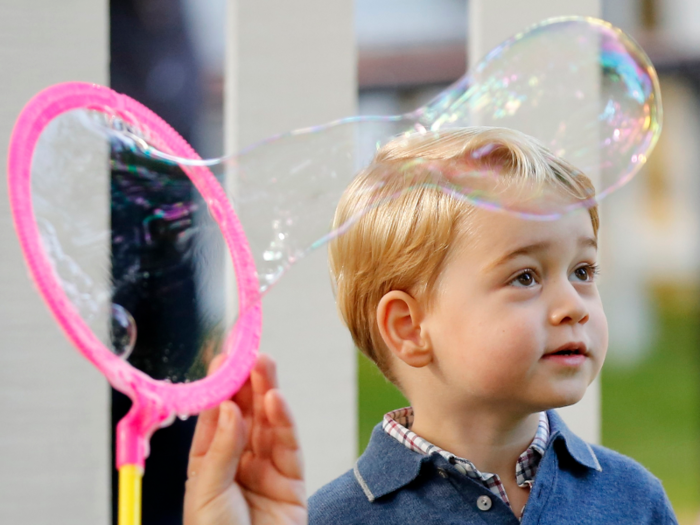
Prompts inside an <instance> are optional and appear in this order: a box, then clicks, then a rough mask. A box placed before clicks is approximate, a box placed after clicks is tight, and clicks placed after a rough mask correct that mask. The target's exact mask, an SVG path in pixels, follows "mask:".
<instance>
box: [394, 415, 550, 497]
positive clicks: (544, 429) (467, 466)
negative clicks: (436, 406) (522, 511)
mask: <svg viewBox="0 0 700 525" xmlns="http://www.w3.org/2000/svg"><path fill="white" fill-rule="evenodd" d="M412 425H413V408H411V407H407V408H400V409H398V410H394V411H393V412H389V413H388V414H385V415H384V420H383V421H382V428H383V429H384V432H386V433H387V434H389V435H390V436H391V437H393V438H394V439H396V440H397V441H398V442H399V443H401V444H402V445H404V446H405V447H407V448H408V449H410V450H412V451H414V452H418V453H419V454H425V455H426V456H429V455H430V454H440V455H441V456H442V457H444V458H445V459H446V460H447V461H448V462H450V463H451V464H452V465H454V466H455V469H456V470H457V471H458V472H461V473H462V474H464V475H466V476H469V477H470V478H472V479H474V480H476V481H478V482H479V483H481V484H482V485H483V486H484V487H486V488H487V489H489V490H490V491H491V492H493V493H494V494H495V495H496V496H498V497H499V498H501V499H502V500H503V502H504V503H505V504H506V505H508V507H510V501H509V500H508V495H507V494H506V491H505V488H504V487H503V482H502V481H501V479H500V478H499V476H498V475H497V474H491V473H489V472H480V471H479V469H477V468H476V466H474V463H472V462H471V461H469V460H468V459H464V458H460V457H459V456H455V455H454V454H452V453H451V452H448V451H446V450H443V449H441V448H440V447H438V446H435V445H433V444H432V443H430V442H429V441H426V440H425V439H423V438H422V437H420V436H419V435H417V434H416V433H415V432H413V431H411V426H412ZM548 441H549V419H548V418H547V414H546V413H545V412H540V419H539V424H538V425H537V432H536V433H535V438H534V439H533V440H532V443H530V446H528V447H527V449H526V450H525V452H523V453H522V454H520V457H519V458H518V461H517V463H516V465H515V481H516V483H517V484H518V486H519V487H523V488H525V487H527V488H531V487H532V483H533V481H534V480H535V474H537V468H538V467H539V464H540V460H541V459H542V456H544V451H545V449H546V448H547V442H548ZM478 506H479V508H480V509H481V510H488V509H486V508H483V507H486V506H488V508H491V503H490V501H489V503H488V504H487V503H486V502H485V501H483V502H482V505H478Z"/></svg>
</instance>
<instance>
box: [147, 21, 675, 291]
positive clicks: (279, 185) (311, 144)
mask: <svg viewBox="0 0 700 525" xmlns="http://www.w3.org/2000/svg"><path fill="white" fill-rule="evenodd" d="M472 126H486V127H491V126H495V127H504V128H510V129H515V130H518V131H521V132H524V133H526V134H527V135H529V136H531V137H534V138H535V139H536V140H538V141H539V142H540V143H541V144H543V145H544V146H545V147H547V148H548V149H549V150H550V151H551V152H552V153H553V154H554V155H556V156H558V157H562V158H564V159H566V160H567V161H569V162H570V163H572V164H573V165H574V166H575V167H577V168H578V169H579V170H580V171H582V172H583V173H585V174H586V175H587V176H588V177H589V178H590V179H592V181H593V182H594V184H595V187H596V194H595V196H592V198H591V199H590V200H587V201H582V202H579V203H576V204H574V205H573V206H571V207H561V206H560V204H559V203H554V202H553V201H552V202H549V201H547V200H546V199H540V206H539V207H532V206H531V207H529V208H528V210H527V211H526V212H524V211H523V210H521V209H519V207H518V205H517V203H513V202H512V201H510V202H506V201H504V200H503V199H502V197H501V195H499V194H498V193H497V192H491V191H489V190H488V189H487V188H484V187H483V185H482V182H483V177H482V176H481V175H480V174H479V173H478V172H474V171H472V172H471V173H465V174H463V176H462V177H461V179H460V181H459V182H458V183H454V180H453V181H452V182H453V184H451V185H450V187H449V189H448V191H450V192H452V193H453V194H454V195H455V197H457V198H460V199H463V200H465V201H468V202H470V203H471V204H473V205H476V206H482V207H485V208H489V209H494V210H504V211H508V212H512V213H516V214H518V215H521V216H525V217H530V218H533V219H554V218H557V217H560V216H561V215H562V214H563V213H568V212H569V211H571V209H573V208H577V207H585V206H591V205H593V204H595V203H597V202H600V200H601V199H603V198H604V197H605V196H607V195H608V194H609V193H611V192H612V191H614V190H615V189H617V188H619V187H620V186H622V185H623V184H625V183H626V182H627V181H629V180H630V179H631V178H632V177H633V176H634V174H636V173H637V172H638V171H639V168H640V167H641V166H642V165H643V164H644V162H645V161H646V158H647V157H648V155H649V153H650V151H651V149H652V148H653V146H654V145H655V143H656V141H657V139H658V136H659V133H660V130H661V98H660V91H659V84H658V79H657V76H656V72H655V70H654V68H653V66H652V65H651V62H650V61H649V58H648V57H647V56H646V54H645V53H644V51H643V50H642V49H641V48H640V47H639V46H638V45H637V44H636V43H635V42H634V41H633V40H632V39H631V38H630V37H629V36H627V35H626V34H624V33H623V32H622V31H621V30H619V29H617V28H615V27H613V26H611V25H610V24H608V23H607V22H604V21H601V20H596V19H592V18H580V17H566V18H557V19H551V20H547V21H545V22H543V23H540V24H537V25H535V26H533V27H531V28H530V29H528V30H527V31H524V32H523V33H520V34H518V35H516V36H515V37H513V38H511V39H510V40H508V41H506V42H504V43H503V44H501V45H500V46H498V47H497V48H495V49H494V50H492V51H491V52H490V53H489V54H488V55H487V56H486V57H485V58H484V59H483V60H482V61H480V62H479V63H478V64H476V65H475V66H474V67H473V68H471V69H470V71H469V73H468V74H467V75H466V76H465V77H463V78H462V79H460V80H459V81H458V82H456V83H455V84H454V85H452V86H451V87H449V88H448V89H446V90H445V91H444V92H442V93H441V94H440V95H438V96H437V97H436V98H435V99H433V100H432V101H430V102H429V103H428V104H426V105H425V106H423V107H420V108H418V109H416V110H415V111H412V112H410V113H407V114H404V115H395V116H362V117H351V118H346V119H342V120H339V121H335V122H331V123H328V124H325V125H322V126H315V127H311V128H306V129H299V130H295V131H292V132H289V133H286V134H282V135H278V136H275V137H271V138H269V139H267V140H265V141H262V142H260V143H258V144H255V145H253V146H250V147H248V148H246V149H245V150H243V151H242V152H240V153H238V154H236V155H232V156H227V157H221V158H217V159H209V160H203V161H192V160H187V159H182V158H177V157H173V156H171V155H169V154H167V152H163V151H158V150H157V148H153V147H152V146H150V145H148V143H147V141H144V140H138V139H134V140H135V142H134V144H136V145H137V146H139V147H141V148H142V149H143V150H144V151H145V152H146V153H147V154H148V155H149V156H151V157H153V158H157V159H161V160H163V161H167V162H172V163H174V164H178V165H206V166H208V167H210V168H211V169H212V170H214V171H215V172H217V173H219V174H220V176H221V178H222V180H224V181H225V184H227V189H228V191H229V195H230V198H231V200H232V201H233V202H234V204H235V207H236V212H237V213H238V215H239V217H240V218H241V221H242V223H243V225H244V227H245V229H246V232H247V236H248V238H249V241H250V242H251V244H252V246H253V251H254V255H255V257H256V262H257V265H258V269H259V276H260V283H261V289H262V290H267V289H268V288H269V287H270V286H272V285H273V284H274V283H275V282H276V281H277V280H278V279H279V277H280V276H281V275H282V274H284V272H285V271H286V269H287V268H288V267H289V266H290V265H291V264H293V263H294V262H296V261H298V260H299V259H301V258H303V257H304V256H305V254H307V253H308V252H309V251H311V250H313V249H315V248H317V247H319V246H322V245H323V244H325V242H326V241H327V240H328V239H330V238H332V237H334V236H335V235H337V234H339V233H340V232H341V231H343V227H344V226H343V225H339V226H338V228H337V230H336V231H329V224H330V221H331V218H332V217H333V213H334V210H335V206H336V204H337V203H338V201H339V198H340V195H341V194H342V192H343V190H344V189H345V188H346V187H347V186H348V184H349V183H350V181H351V180H352V179H353V177H354V176H355V175H356V174H357V173H358V171H360V169H361V168H363V167H365V166H367V165H368V164H369V162H370V161H371V159H372V157H373V155H374V153H375V152H376V151H377V149H378V148H379V147H381V146H382V145H384V144H386V143H387V142H388V141H389V140H392V139H393V138H395V137H399V136H401V135H405V134H410V133H422V134H439V133H440V132H441V131H444V130H447V129H454V128H464V127H472ZM486 149H488V148H486ZM485 152H486V150H485ZM435 184H441V182H439V181H438V180H436V181H435ZM380 200H381V199H380ZM368 203H369V204H368V206H375V205H377V200H371V199H370V200H369V201H368Z"/></svg>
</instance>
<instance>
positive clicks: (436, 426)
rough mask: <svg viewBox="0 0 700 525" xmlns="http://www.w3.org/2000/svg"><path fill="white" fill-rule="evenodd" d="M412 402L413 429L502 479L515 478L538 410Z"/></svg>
mask: <svg viewBox="0 0 700 525" xmlns="http://www.w3.org/2000/svg"><path fill="white" fill-rule="evenodd" d="M412 406H413V411H414V418H413V425H412V427H411V430H412V431H413V432H415V433H416V434H418V435H419V436H420V437H422V438H423V439H426V440H427V441H429V442H430V443H432V444H433V445H436V446H438V447H440V448H442V449H443V450H446V451H448V452H451V453H452V454H455V455H457V456H459V457H461V458H464V459H468V460H469V461H471V462H472V463H473V464H474V465H475V466H476V468H477V469H479V470H480V471H481V472H489V473H492V474H498V476H499V477H500V478H502V479H504V480H505V479H510V478H515V464H516V463H517V460H518V457H519V456H520V455H521V454H522V453H523V452H524V451H525V450H526V449H527V447H528V446H529V445H530V443H532V440H533V439H534V437H535V433H536V432H537V425H538V422H539V414H538V413H534V414H525V415H523V416H513V415H509V414H502V413H499V412H498V411H496V410H494V407H493V406H490V407H484V408H477V407H470V408H468V409H457V410H451V409H450V408H449V407H445V408H443V409H441V408H438V407H436V406H435V404H433V403H429V404H426V405H425V406H421V403H420V402H417V403H413V404H412Z"/></svg>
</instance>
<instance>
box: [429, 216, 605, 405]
mask: <svg viewBox="0 0 700 525" xmlns="http://www.w3.org/2000/svg"><path fill="white" fill-rule="evenodd" d="M473 212H474V213H473V215H472V216H471V217H470V218H469V219H467V220H468V221H469V224H468V233H466V234H464V235H463V236H462V238H461V239H460V240H459V244H458V246H455V252H454V253H452V254H451V257H450V259H449V260H448V262H447V264H446V266H445V268H444V270H443V272H442V274H441V276H440V279H439V281H438V283H437V286H436V290H435V292H436V296H435V301H434V305H433V307H432V308H430V310H429V311H428V312H427V314H426V317H425V319H424V321H425V322H424V324H423V326H424V327H425V328H426V329H427V332H426V333H427V335H428V336H429V338H430V343H431V346H432V348H433V353H434V364H435V365H436V366H437V367H438V369H439V371H440V373H441V374H442V377H443V380H444V382H445V384H446V386H447V387H448V388H449V393H450V394H449V395H450V396H452V394H454V395H455V396H460V398H459V399H455V401H457V403H459V402H460V399H461V400H463V401H464V402H465V403H469V402H474V401H476V402H481V403H486V404H489V403H492V404H493V405H494V408H496V409H498V410H504V409H505V410H508V411H512V412H513V413H520V412H523V413H525V412H527V413H531V412H535V411H540V410H545V409H549V408H555V407H561V406H566V405H570V404H573V403H575V402H577V401H579V400H580V399H581V398H582V397H583V395H584V392H585V390H586V387H588V385H589V384H590V383H591V382H592V381H593V379H594V378H595V377H596V375H597V374H598V372H599V371H600V368H601V366H602V364H603V360H604V358H605V353H606V350H607V346H608V335H607V333H608V330H607V322H606V319H605V314H604V313H603V307H602V304H601V301H600V297H599V295H598V289H597V286H596V283H595V276H594V267H595V264H596V255H597V250H596V239H595V236H594V234H593V226H592V223H591V218H590V215H589V214H588V212H587V210H581V211H579V212H575V213H572V214H569V215H567V216H565V217H563V218H561V219H559V220H557V221H543V222H538V221H531V220H526V219H520V218H517V217H514V216H511V215H508V214H504V213H494V212H490V211H485V210H480V209H475V210H473ZM557 351H561V352H560V353H556V352H557ZM572 352H573V354H572ZM567 354H569V355H567Z"/></svg>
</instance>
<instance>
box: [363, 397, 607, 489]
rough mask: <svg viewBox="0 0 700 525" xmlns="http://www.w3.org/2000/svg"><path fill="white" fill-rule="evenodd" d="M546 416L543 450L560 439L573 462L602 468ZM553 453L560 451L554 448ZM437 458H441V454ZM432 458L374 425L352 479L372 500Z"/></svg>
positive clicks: (587, 450)
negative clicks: (547, 431) (547, 432)
mask: <svg viewBox="0 0 700 525" xmlns="http://www.w3.org/2000/svg"><path fill="white" fill-rule="evenodd" d="M547 416H548V420H549V425H550V439H549V443H548V445H547V447H546V449H545V451H548V450H549V449H550V448H552V445H553V443H554V442H555V441H556V442H561V443H563V444H564V447H563V448H564V450H565V451H566V453H568V455H569V456H570V457H571V458H572V459H574V460H575V461H576V462H577V463H579V464H580V465H583V466H585V467H588V468H590V469H593V470H598V471H602V468H601V466H600V463H599V462H598V458H597V457H596V455H595V453H594V452H593V449H592V448H591V447H590V445H588V443H586V442H585V441H583V440H582V439H581V438H579V437H578V436H576V435H575V434H574V433H573V432H571V431H570V430H569V429H568V427H567V426H566V425H565V424H564V422H563V421H562V419H561V418H560V417H559V416H558V415H557V413H556V412H555V411H553V410H550V411H548V412H547ZM555 452H556V453H557V454H558V455H559V454H560V451H559V450H558V449H555ZM545 453H546V452H545ZM438 456H439V455H438ZM439 457H440V458H441V459H443V460H444V458H442V456H439ZM433 458H435V455H423V454H417V453H415V452H413V451H412V450H410V449H409V448H408V447H406V446H403V445H401V444H400V443H399V442H398V441H397V440H396V439H394V438H393V437H391V436H389V435H388V434H387V433H386V432H385V431H384V430H383V429H382V425H381V424H378V425H377V426H376V427H374V430H373V431H372V437H371V439H370V442H369V445H368V446H367V449H366V450H365V452H364V453H363V454H362V456H360V458H359V459H358V460H357V463H356V464H355V468H354V474H355V479H356V480H357V482H358V483H359V485H360V487H362V490H363V492H364V494H365V496H367V499H368V500H369V501H374V500H375V499H377V498H381V497H382V496H385V495H387V494H390V493H392V492H395V491H396V490H399V489H400V488H402V487H404V486H406V485H407V484H409V483H410V482H412V481H413V480H414V479H416V478H417V477H418V474H419V473H420V470H421V467H422V466H423V464H425V463H428V462H430V461H434V459H433ZM560 465H561V464H560ZM564 468H565V467H564Z"/></svg>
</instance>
